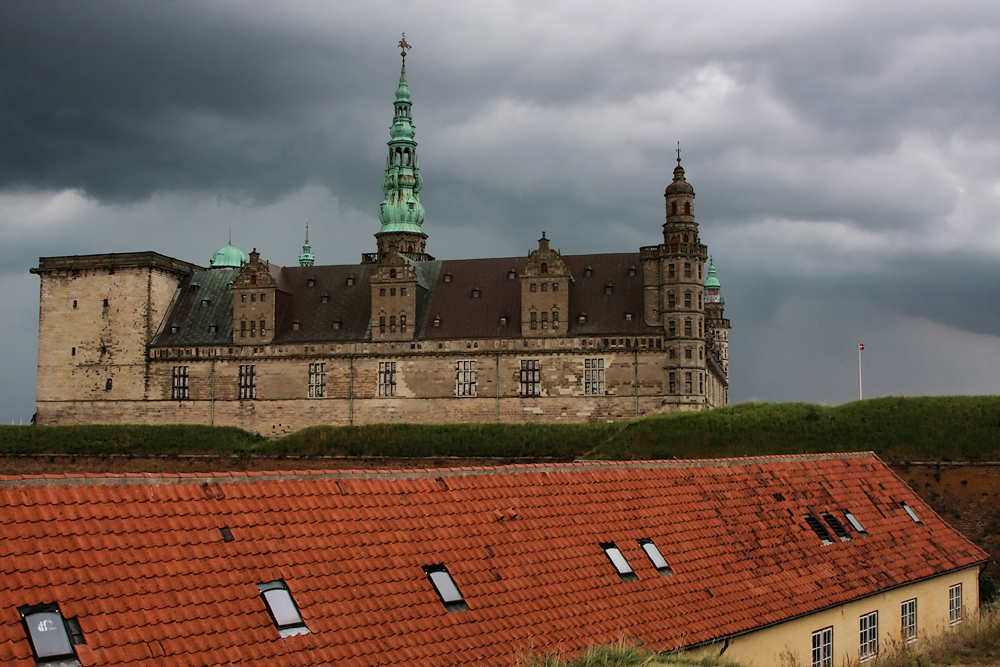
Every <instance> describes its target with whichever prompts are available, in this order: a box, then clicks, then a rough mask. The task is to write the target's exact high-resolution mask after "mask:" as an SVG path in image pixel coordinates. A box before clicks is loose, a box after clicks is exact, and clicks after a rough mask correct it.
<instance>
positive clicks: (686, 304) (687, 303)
mask: <svg viewBox="0 0 1000 667" xmlns="http://www.w3.org/2000/svg"><path fill="white" fill-rule="evenodd" d="M684 307H685V308H690V307H691V292H684Z"/></svg>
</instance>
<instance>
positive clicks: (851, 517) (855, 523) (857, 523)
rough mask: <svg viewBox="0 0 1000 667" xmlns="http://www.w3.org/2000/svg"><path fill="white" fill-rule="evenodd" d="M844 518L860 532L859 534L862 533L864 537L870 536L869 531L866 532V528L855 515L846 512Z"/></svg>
mask: <svg viewBox="0 0 1000 667" xmlns="http://www.w3.org/2000/svg"><path fill="white" fill-rule="evenodd" d="M844 518H845V519H847V522H848V523H849V524H851V526H852V527H853V528H854V530H856V531H858V532H859V533H861V534H863V535H867V534H868V531H867V530H865V527H864V526H862V525H861V522H860V521H858V519H857V518H856V517H855V516H854V514H853V513H851V512H847V511H845V512H844Z"/></svg>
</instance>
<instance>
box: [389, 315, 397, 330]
mask: <svg viewBox="0 0 1000 667" xmlns="http://www.w3.org/2000/svg"><path fill="white" fill-rule="evenodd" d="M389 333H396V316H395V315H390V316H389Z"/></svg>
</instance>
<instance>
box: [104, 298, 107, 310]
mask: <svg viewBox="0 0 1000 667" xmlns="http://www.w3.org/2000/svg"><path fill="white" fill-rule="evenodd" d="M104 307H105V308H107V307H108V300H107V299H105V300H104Z"/></svg>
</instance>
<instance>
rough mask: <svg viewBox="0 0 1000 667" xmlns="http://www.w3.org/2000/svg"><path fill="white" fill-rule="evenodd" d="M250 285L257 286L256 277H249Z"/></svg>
mask: <svg viewBox="0 0 1000 667" xmlns="http://www.w3.org/2000/svg"><path fill="white" fill-rule="evenodd" d="M250 284H251V285H256V284H257V276H250Z"/></svg>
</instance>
